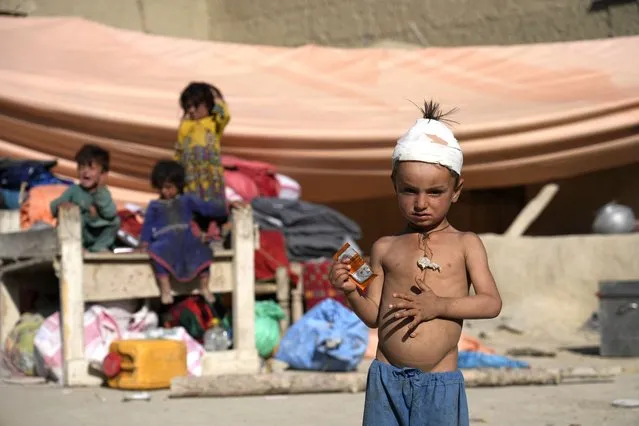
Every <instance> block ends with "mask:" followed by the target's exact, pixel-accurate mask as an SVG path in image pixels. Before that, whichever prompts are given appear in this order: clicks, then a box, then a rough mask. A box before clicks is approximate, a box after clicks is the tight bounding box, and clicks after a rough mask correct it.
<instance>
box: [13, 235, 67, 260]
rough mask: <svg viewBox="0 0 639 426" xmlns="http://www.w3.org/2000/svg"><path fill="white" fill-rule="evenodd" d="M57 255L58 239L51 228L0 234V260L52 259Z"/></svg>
mask: <svg viewBox="0 0 639 426" xmlns="http://www.w3.org/2000/svg"><path fill="white" fill-rule="evenodd" d="M57 254H58V237H57V235H56V230H55V229H53V228H51V229H38V230H36V231H24V232H11V233H8V234H0V258H1V259H24V258H34V257H43V258H50V259H53V258H54V257H55V256H56V255H57Z"/></svg>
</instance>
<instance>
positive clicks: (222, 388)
mask: <svg viewBox="0 0 639 426" xmlns="http://www.w3.org/2000/svg"><path fill="white" fill-rule="evenodd" d="M573 370H576V369H572V368H565V369H544V368H535V369H524V368H521V369H500V368H486V369H469V370H462V373H463V375H464V381H465V382H466V386H467V387H493V386H525V385H529V386H530V385H534V386H540V385H559V384H562V383H588V382H593V381H594V382H601V381H611V380H614V379H615V377H616V376H617V375H618V374H619V373H620V370H621V369H620V368H618V367H617V368H615V367H613V368H606V367H604V368H580V370H582V371H577V372H575V371H573ZM366 375H367V373H365V372H352V373H328V372H299V371H283V372H280V373H271V374H243V375H226V374H224V375H218V376H214V377H206V376H201V377H176V378H174V379H173V380H172V381H171V392H170V393H169V397H170V398H183V397H223V396H249V395H276V394H280V395H282V394H300V393H306V394H311V393H325V392H363V391H364V390H365V389H366Z"/></svg>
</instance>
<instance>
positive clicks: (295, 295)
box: [291, 262, 304, 324]
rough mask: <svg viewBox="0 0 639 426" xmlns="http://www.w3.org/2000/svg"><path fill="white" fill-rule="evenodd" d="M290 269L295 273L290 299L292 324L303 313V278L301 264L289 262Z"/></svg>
mask: <svg viewBox="0 0 639 426" xmlns="http://www.w3.org/2000/svg"><path fill="white" fill-rule="evenodd" d="M291 271H292V272H293V273H294V274H295V275H297V277H298V278H297V286H296V287H295V289H294V290H292V291H291V301H292V308H291V311H292V321H293V324H295V322H296V321H297V320H299V319H300V318H302V315H304V280H303V276H302V274H303V272H304V271H303V270H302V264H301V263H298V262H291Z"/></svg>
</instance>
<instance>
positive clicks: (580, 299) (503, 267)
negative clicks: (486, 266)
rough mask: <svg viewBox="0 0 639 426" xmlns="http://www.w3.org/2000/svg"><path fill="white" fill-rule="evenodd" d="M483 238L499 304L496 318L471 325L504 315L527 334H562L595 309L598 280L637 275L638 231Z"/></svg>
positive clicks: (627, 278) (559, 335)
mask: <svg viewBox="0 0 639 426" xmlns="http://www.w3.org/2000/svg"><path fill="white" fill-rule="evenodd" d="M482 240H483V242H484V244H485V246H486V250H487V252H488V258H489V263H490V266H491V269H492V271H493V274H494V276H495V280H496V281H497V286H498V287H499V290H500V292H501V295H502V299H503V309H502V314H501V318H498V319H496V320H491V321H488V322H485V321H482V322H474V323H476V327H481V328H485V327H486V325H487V324H491V323H492V324H493V325H497V324H498V323H500V322H502V321H504V320H506V319H508V322H509V323H510V324H511V325H514V326H516V327H518V328H521V329H522V330H523V331H524V332H525V333H526V335H527V336H535V335H539V336H549V337H556V338H562V337H564V338H565V337H567V336H568V335H570V334H573V333H574V331H575V330H576V329H578V328H579V327H581V325H582V324H583V323H584V322H585V321H586V320H587V319H588V317H589V316H590V315H591V314H592V312H593V311H595V310H597V309H598V306H599V299H598V298H597V296H596V292H597V291H598V288H599V287H598V286H599V282H600V281H604V280H639V261H637V259H639V234H629V235H622V236H599V235H589V236H561V237H521V238H520V237H518V238H507V237H502V236H496V235H482ZM474 323H471V325H470V330H471V331H472V329H473V326H475V324H474ZM482 323H483V324H482Z"/></svg>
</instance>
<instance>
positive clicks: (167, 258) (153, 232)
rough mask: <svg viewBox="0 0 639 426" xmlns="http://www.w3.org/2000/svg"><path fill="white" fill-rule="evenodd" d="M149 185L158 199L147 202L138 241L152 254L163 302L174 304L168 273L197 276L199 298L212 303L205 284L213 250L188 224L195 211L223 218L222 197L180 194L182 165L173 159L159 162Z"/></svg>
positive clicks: (187, 277) (182, 278) (180, 278)
mask: <svg viewBox="0 0 639 426" xmlns="http://www.w3.org/2000/svg"><path fill="white" fill-rule="evenodd" d="M151 184H152V185H153V188H155V189H156V190H157V191H158V193H159V195H160V199H158V200H154V201H151V202H150V203H149V206H148V208H147V210H146V214H145V217H144V225H143V227H142V234H141V236H140V241H141V244H142V247H141V248H142V249H143V250H146V251H148V253H149V256H150V257H151V261H152V263H153V268H154V270H155V274H156V277H157V280H158V283H159V285H160V293H161V300H162V303H163V304H171V303H173V296H172V295H171V283H170V276H172V277H174V278H175V279H176V280H178V281H182V282H186V281H191V280H193V279H195V278H196V277H198V278H199V280H200V292H201V294H202V297H204V299H205V300H206V301H207V302H209V303H213V301H214V297H213V295H212V294H211V292H210V290H209V287H208V284H209V266H210V265H211V262H212V261H213V251H212V250H211V247H210V246H209V245H207V244H204V243H203V242H202V241H201V240H200V239H198V238H197V237H196V236H195V235H194V234H193V232H192V230H191V225H190V223H191V220H192V219H193V215H194V214H196V213H198V214H200V215H202V216H206V217H211V218H214V219H216V220H226V218H227V217H228V211H227V208H226V203H225V202H224V200H223V199H218V200H212V201H208V202H207V201H202V200H201V199H199V198H197V197H196V196H193V195H190V194H183V188H184V168H183V167H182V166H181V165H180V164H178V163H177V162H175V161H168V160H162V161H159V162H158V163H157V164H156V165H155V167H154V168H153V171H152V173H151Z"/></svg>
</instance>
